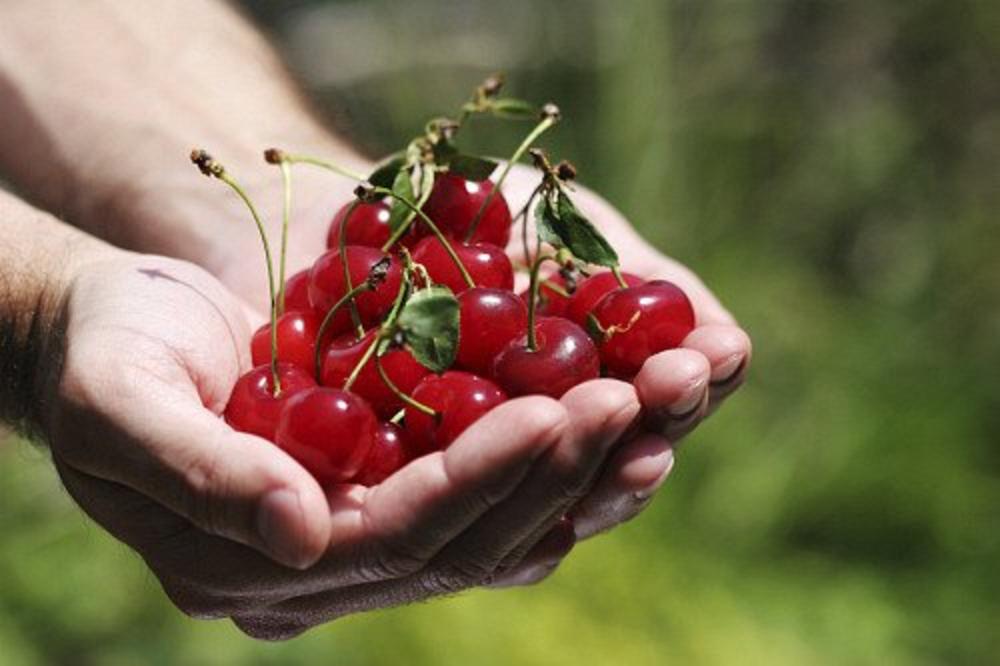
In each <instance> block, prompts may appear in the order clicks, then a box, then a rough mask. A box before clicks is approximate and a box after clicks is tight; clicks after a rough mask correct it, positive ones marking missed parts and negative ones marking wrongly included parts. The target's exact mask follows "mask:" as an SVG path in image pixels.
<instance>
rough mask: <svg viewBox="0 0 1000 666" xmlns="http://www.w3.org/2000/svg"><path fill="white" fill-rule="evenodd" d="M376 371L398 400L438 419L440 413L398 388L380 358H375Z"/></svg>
mask: <svg viewBox="0 0 1000 666" xmlns="http://www.w3.org/2000/svg"><path fill="white" fill-rule="evenodd" d="M375 369H376V370H378V376H379V377H381V378H382V381H383V382H384V383H385V385H386V386H387V387H388V388H389V390H390V391H392V392H393V393H394V394H395V395H396V397H397V398H399V399H400V400H402V401H403V403H404V404H406V405H409V406H410V407H413V408H414V409H415V410H417V411H418V412H422V413H424V414H426V415H427V416H429V417H431V418H437V417H438V413H437V412H436V411H434V410H433V409H432V408H430V407H428V406H427V405H425V404H424V403H422V402H420V401H419V400H415V399H414V398H413V397H412V396H409V395H407V394H406V393H404V392H403V391H402V390H400V388H399V387H398V386H396V384H395V382H393V381H392V379H391V378H390V377H389V375H388V373H386V371H385V368H384V367H383V366H382V359H381V357H379V356H376V357H375Z"/></svg>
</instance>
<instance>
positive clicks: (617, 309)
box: [593, 280, 695, 379]
mask: <svg viewBox="0 0 1000 666" xmlns="http://www.w3.org/2000/svg"><path fill="white" fill-rule="evenodd" d="M593 314H594V317H595V318H596V319H597V322H598V323H599V324H600V326H601V328H602V329H603V330H604V331H606V334H605V338H604V340H603V341H600V342H598V346H599V348H600V350H601V360H602V361H603V362H604V367H605V368H606V369H607V371H608V374H609V375H611V376H613V377H619V378H621V379H631V378H632V377H634V376H635V375H636V374H637V373H638V372H639V370H640V369H641V368H642V364H643V363H645V362H646V359H647V358H649V357H650V356H652V355H653V354H656V353H658V352H661V351H665V350H667V349H673V348H674V347H678V346H679V345H680V344H681V342H682V341H683V340H684V338H685V337H687V334H688V333H690V332H691V331H692V330H694V325H695V319H694V308H692V307H691V301H689V300H688V297H687V296H686V295H685V294H684V292H683V291H681V289H680V287H678V286H677V285H675V284H673V283H672V282H667V281H666V280H653V281H651V282H647V283H645V284H643V285H640V286H637V287H630V288H629V289H619V290H617V291H612V292H611V293H609V294H608V295H607V296H605V297H604V298H603V299H602V300H601V302H600V303H598V304H597V307H596V308H594V313H593Z"/></svg>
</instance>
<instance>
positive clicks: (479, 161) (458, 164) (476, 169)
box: [448, 155, 499, 183]
mask: <svg viewBox="0 0 1000 666" xmlns="http://www.w3.org/2000/svg"><path fill="white" fill-rule="evenodd" d="M498 166H499V165H498V164H497V163H496V162H494V161H493V160H486V159H483V158H481V157H474V156H472V155H454V156H453V157H452V158H451V159H449V160H448V170H449V171H451V172H452V173H454V174H457V175H459V176H461V177H462V178H465V179H466V180H471V181H474V182H476V183H480V182H482V181H484V180H486V179H487V178H489V177H490V175H491V174H492V173H493V172H494V171H496V169H497V167H498Z"/></svg>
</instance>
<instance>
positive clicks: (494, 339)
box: [458, 287, 528, 376]
mask: <svg viewBox="0 0 1000 666" xmlns="http://www.w3.org/2000/svg"><path fill="white" fill-rule="evenodd" d="M458 304H459V307H460V313H461V314H460V320H459V321H460V326H459V338H458V364H459V365H460V366H461V367H462V368H464V369H465V370H468V371H470V372H474V373H476V374H478V375H482V376H490V375H491V374H492V373H493V359H495V358H496V356H497V354H499V353H500V352H501V351H503V349H504V347H506V346H507V344H508V343H509V342H510V341H511V340H513V339H514V338H516V337H518V336H519V335H521V334H523V333H524V332H525V331H527V330H528V307H527V306H526V305H525V304H524V301H522V300H521V299H520V298H518V297H517V296H515V295H514V294H513V292H510V291H505V290H503V289H486V288H484V287H476V288H475V289H468V290H466V291H464V292H462V294H461V295H460V296H459V297H458Z"/></svg>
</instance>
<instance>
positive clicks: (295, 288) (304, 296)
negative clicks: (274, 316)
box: [285, 268, 313, 312]
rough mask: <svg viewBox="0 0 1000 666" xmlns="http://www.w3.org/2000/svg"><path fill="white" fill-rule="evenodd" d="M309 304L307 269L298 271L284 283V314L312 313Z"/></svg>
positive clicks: (310, 304)
mask: <svg viewBox="0 0 1000 666" xmlns="http://www.w3.org/2000/svg"><path fill="white" fill-rule="evenodd" d="M312 311H313V307H312V303H310V302H309V269H308V268H307V269H306V270H303V271H299V272H298V273H296V274H295V275H293V276H292V277H290V278H288V280H286V281H285V312H312Z"/></svg>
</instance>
